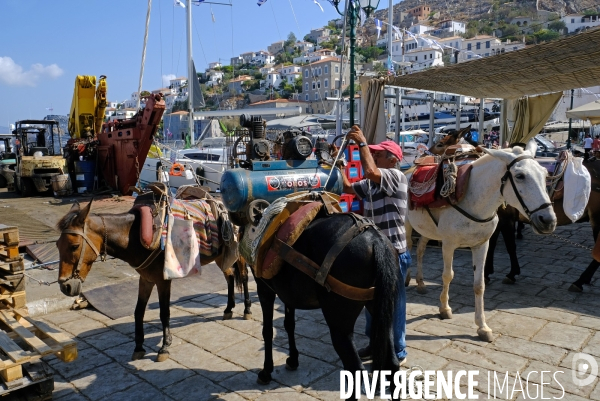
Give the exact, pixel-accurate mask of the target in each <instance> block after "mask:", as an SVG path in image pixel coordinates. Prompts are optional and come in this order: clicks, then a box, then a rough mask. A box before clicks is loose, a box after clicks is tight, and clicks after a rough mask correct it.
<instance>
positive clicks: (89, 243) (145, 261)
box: [56, 201, 251, 362]
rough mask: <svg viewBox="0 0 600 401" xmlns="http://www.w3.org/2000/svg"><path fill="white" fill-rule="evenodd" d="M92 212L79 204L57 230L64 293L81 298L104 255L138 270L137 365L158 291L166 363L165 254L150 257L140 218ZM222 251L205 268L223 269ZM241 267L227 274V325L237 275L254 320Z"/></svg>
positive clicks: (168, 283) (246, 312) (168, 340)
mask: <svg viewBox="0 0 600 401" xmlns="http://www.w3.org/2000/svg"><path fill="white" fill-rule="evenodd" d="M91 207H92V202H91V201H90V203H89V204H88V205H87V206H86V207H84V208H83V209H81V208H80V206H79V204H75V205H74V206H73V207H72V208H71V210H70V211H69V213H67V214H66V215H65V216H64V217H63V218H62V219H61V220H60V221H59V222H58V224H57V227H58V229H59V230H60V231H61V235H60V238H59V239H58V241H57V242H56V245H57V247H58V250H59V254H60V268H59V274H58V283H59V284H60V289H61V291H62V292H63V293H64V294H65V295H68V296H76V295H79V294H80V293H81V287H82V283H83V282H84V281H85V278H86V277H87V275H88V273H89V272H90V269H91V268H92V264H93V263H94V262H95V261H96V259H97V258H98V256H99V255H102V256H103V257H104V256H106V255H107V254H108V255H110V256H113V257H115V258H117V259H121V260H123V261H125V262H127V263H129V264H130V265H131V266H133V267H134V266H138V267H137V268H135V267H134V268H135V269H136V271H137V272H138V273H139V275H140V279H139V291H138V301H137V305H136V307H135V350H134V352H133V356H132V360H137V359H140V358H142V357H143V356H144V355H145V353H146V350H145V349H144V347H143V344H144V327H143V323H144V312H145V310H146V306H147V304H148V299H149V298H150V294H151V293H152V289H153V288H154V286H155V285H156V288H157V290H158V301H159V305H160V321H161V323H162V326H163V343H162V347H161V349H160V350H159V352H158V357H157V361H158V362H161V361H164V360H166V359H168V358H169V350H168V348H169V346H170V345H171V333H170V329H169V319H170V310H169V303H170V297H171V281H170V280H165V279H164V278H163V265H164V252H163V251H161V248H160V246H159V247H158V250H157V251H150V250H147V249H146V248H144V246H143V245H142V244H141V241H140V240H139V238H140V218H139V215H138V214H137V213H131V212H129V213H121V214H94V213H91V214H90V209H91ZM223 248H224V247H223V246H221V248H220V249H221V250H220V253H219V254H218V255H216V256H215V257H210V258H205V257H201V263H202V265H206V264H208V263H210V262H213V261H215V262H216V263H217V265H219V266H220V262H221V259H222V253H221V252H222V250H223ZM236 264H237V268H235V269H228V270H227V272H226V273H225V278H226V279H227V284H228V290H229V294H228V302H227V308H226V309H225V313H224V316H223V319H229V318H231V316H232V312H231V310H232V308H233V307H234V306H235V301H234V299H235V298H234V295H235V294H234V275H235V281H236V282H237V284H238V288H240V287H241V286H242V285H243V288H244V305H245V308H244V318H245V319H249V318H250V315H251V312H250V296H249V294H248V271H247V269H246V263H245V262H244V261H243V260H238V262H237V263H236ZM232 270H233V271H232Z"/></svg>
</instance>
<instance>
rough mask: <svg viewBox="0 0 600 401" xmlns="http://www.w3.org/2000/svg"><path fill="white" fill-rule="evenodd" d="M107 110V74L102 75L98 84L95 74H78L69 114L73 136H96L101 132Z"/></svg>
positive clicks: (70, 130) (70, 129)
mask: <svg viewBox="0 0 600 401" xmlns="http://www.w3.org/2000/svg"><path fill="white" fill-rule="evenodd" d="M105 110H106V76H105V75H100V79H99V80H98V85H97V86H96V77H95V76H93V75H78V76H77V78H75V91H74V92H73V102H72V103H71V113H70V114H69V134H70V135H71V137H72V138H88V137H94V136H96V135H98V134H99V133H100V130H101V129H102V123H103V122H104V112H105Z"/></svg>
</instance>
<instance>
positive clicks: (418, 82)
mask: <svg viewBox="0 0 600 401" xmlns="http://www.w3.org/2000/svg"><path fill="white" fill-rule="evenodd" d="M385 83H386V85H393V86H400V87H404V88H414V89H419V90H426V91H437V92H447V93H456V94H460V95H466V96H473V97H484V98H502V99H507V98H518V97H521V96H525V95H538V94H542V93H548V92H557V91H563V90H569V89H574V88H586V87H590V86H595V85H598V84H599V83H600V29H594V30H589V31H586V32H583V33H580V34H577V35H573V36H569V37H567V38H564V39H560V40H557V41H553V42H549V43H544V44H541V45H537V46H530V47H527V48H524V49H521V50H516V51H512V52H508V53H504V54H501V55H496V56H491V57H486V58H482V59H476V60H472V61H468V62H465V63H459V64H453V65H450V66H447V67H439V68H431V69H429V70H426V71H423V72H418V73H414V74H410V75H403V76H399V77H389V78H387V79H386V82H385Z"/></svg>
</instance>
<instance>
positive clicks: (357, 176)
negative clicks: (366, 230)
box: [340, 145, 363, 214]
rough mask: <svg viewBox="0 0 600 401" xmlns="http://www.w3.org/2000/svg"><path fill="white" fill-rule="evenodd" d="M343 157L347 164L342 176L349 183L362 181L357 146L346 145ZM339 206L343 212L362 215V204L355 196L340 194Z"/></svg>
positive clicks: (361, 169)
mask: <svg viewBox="0 0 600 401" xmlns="http://www.w3.org/2000/svg"><path fill="white" fill-rule="evenodd" d="M344 155H345V157H346V160H347V161H348V164H347V165H346V167H345V169H344V174H345V175H346V177H348V181H350V183H353V182H357V181H360V180H362V179H363V168H362V165H361V162H360V152H359V149H358V145H348V146H346V150H344ZM340 206H341V207H342V211H343V212H354V213H357V214H363V202H362V200H360V199H359V198H358V197H357V196H356V195H351V194H342V195H341V196H340Z"/></svg>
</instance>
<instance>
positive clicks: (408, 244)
mask: <svg viewBox="0 0 600 401" xmlns="http://www.w3.org/2000/svg"><path fill="white" fill-rule="evenodd" d="M404 229H405V231H406V250H407V251H408V252H410V251H411V250H412V246H413V241H412V232H413V229H412V226H411V225H410V223H408V222H406V224H405V225H404ZM409 285H410V266H409V267H408V269H407V270H406V277H404V286H405V287H408V286H409Z"/></svg>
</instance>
